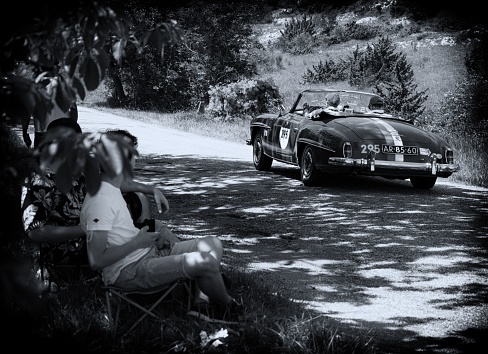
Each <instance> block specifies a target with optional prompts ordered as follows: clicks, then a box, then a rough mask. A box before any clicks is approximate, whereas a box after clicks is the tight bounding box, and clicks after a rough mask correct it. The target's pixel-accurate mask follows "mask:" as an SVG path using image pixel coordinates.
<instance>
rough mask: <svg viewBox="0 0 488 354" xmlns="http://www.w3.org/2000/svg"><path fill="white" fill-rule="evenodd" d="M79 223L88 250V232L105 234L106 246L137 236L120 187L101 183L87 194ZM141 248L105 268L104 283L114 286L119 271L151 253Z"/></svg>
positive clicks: (136, 230)
mask: <svg viewBox="0 0 488 354" xmlns="http://www.w3.org/2000/svg"><path fill="white" fill-rule="evenodd" d="M80 224H81V227H82V228H83V231H85V233H86V235H87V246H88V248H89V247H90V241H91V237H90V231H108V237H107V243H108V245H107V247H111V246H117V245H122V244H125V243H127V242H129V241H130V240H132V239H133V238H134V237H136V236H137V234H138V233H139V229H138V228H136V227H135V226H134V223H133V221H132V218H131V215H130V212H129V209H128V208H127V204H126V202H125V200H124V198H123V197H122V193H121V191H120V189H119V188H116V187H114V186H113V185H111V184H110V183H107V182H102V183H101V185H100V189H99V190H98V192H97V194H95V195H94V196H92V195H90V194H87V195H86V198H85V201H84V202H83V207H82V208H81V214H80ZM150 249H151V248H141V249H137V250H135V251H133V252H132V253H130V254H128V255H127V256H126V257H125V258H123V259H121V260H119V261H117V262H115V263H113V264H111V265H109V266H107V267H105V268H104V269H103V279H104V282H105V283H106V284H113V283H114V282H115V280H116V279H117V277H118V276H119V274H120V271H121V270H122V268H124V267H125V266H126V265H127V264H129V263H132V262H135V261H137V260H139V259H140V258H141V257H143V256H144V255H145V254H146V253H148V252H149V251H150Z"/></svg>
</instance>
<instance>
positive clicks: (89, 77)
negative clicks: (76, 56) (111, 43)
mask: <svg viewBox="0 0 488 354" xmlns="http://www.w3.org/2000/svg"><path fill="white" fill-rule="evenodd" d="M85 61H86V70H85V75H84V77H83V78H84V81H85V86H86V88H87V90H88V91H94V90H96V89H97V87H98V85H99V84H100V72H99V69H98V65H97V63H96V62H95V61H94V60H93V59H92V58H86V60H85Z"/></svg>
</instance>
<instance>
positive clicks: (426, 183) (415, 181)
mask: <svg viewBox="0 0 488 354" xmlns="http://www.w3.org/2000/svg"><path fill="white" fill-rule="evenodd" d="M436 181H437V177H410V183H412V186H414V188H417V189H431V188H432V187H434V185H435V182H436Z"/></svg>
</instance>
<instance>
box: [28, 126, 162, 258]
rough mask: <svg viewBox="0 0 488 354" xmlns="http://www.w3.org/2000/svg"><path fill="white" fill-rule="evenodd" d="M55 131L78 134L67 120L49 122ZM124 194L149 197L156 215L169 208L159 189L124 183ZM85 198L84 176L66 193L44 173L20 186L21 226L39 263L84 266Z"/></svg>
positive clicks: (32, 176)
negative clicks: (82, 222)
mask: <svg viewBox="0 0 488 354" xmlns="http://www.w3.org/2000/svg"><path fill="white" fill-rule="evenodd" d="M56 127H65V128H66V129H72V130H74V131H75V132H76V133H81V132H82V130H81V128H80V126H79V125H78V123H76V122H75V121H74V120H73V119H71V118H61V119H56V120H54V121H52V122H51V123H50V124H49V126H48V128H47V130H51V129H54V128H56ZM123 190H124V192H142V193H145V194H152V195H153V197H154V201H155V202H156V205H157V206H158V208H159V212H160V213H161V212H163V211H168V209H169V204H168V201H167V200H166V198H165V197H164V195H163V194H162V193H161V191H159V189H157V188H155V187H153V186H149V185H145V184H142V183H138V182H135V181H132V180H126V181H124V183H123ZM85 195H86V184H85V176H84V175H81V176H80V177H79V178H78V179H77V180H73V181H72V184H71V188H70V190H69V191H68V192H67V193H63V192H62V191H61V190H59V189H58V186H57V184H56V175H55V174H54V173H53V172H52V171H50V170H47V171H46V172H45V173H44V174H43V175H40V174H38V173H37V172H35V171H34V172H32V173H31V176H30V178H26V180H25V181H24V183H23V186H22V197H21V206H22V223H23V227H24V231H25V234H26V236H27V237H28V238H29V239H30V240H31V241H33V242H36V243H39V244H40V250H41V254H42V255H43V257H45V258H44V259H43V260H44V261H46V262H49V263H52V264H72V265H80V264H88V258H87V253H86V244H85V232H84V230H83V229H82V228H81V226H80V212H81V207H82V205H83V202H84V200H85Z"/></svg>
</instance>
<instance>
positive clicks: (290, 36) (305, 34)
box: [276, 15, 318, 54]
mask: <svg viewBox="0 0 488 354" xmlns="http://www.w3.org/2000/svg"><path fill="white" fill-rule="evenodd" d="M317 45H318V40H317V26H316V24H315V21H314V19H313V17H307V15H303V17H302V18H301V19H300V18H293V19H292V20H291V21H289V22H287V23H286V24H285V28H284V30H282V31H281V36H280V37H279V38H278V41H277V42H276V47H277V48H279V49H281V50H283V51H284V52H288V53H290V54H308V53H311V52H312V49H313V48H314V47H316V46H317Z"/></svg>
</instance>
